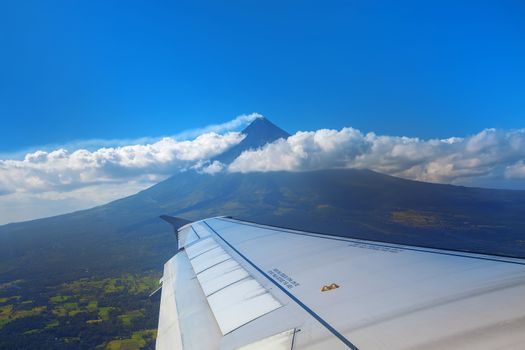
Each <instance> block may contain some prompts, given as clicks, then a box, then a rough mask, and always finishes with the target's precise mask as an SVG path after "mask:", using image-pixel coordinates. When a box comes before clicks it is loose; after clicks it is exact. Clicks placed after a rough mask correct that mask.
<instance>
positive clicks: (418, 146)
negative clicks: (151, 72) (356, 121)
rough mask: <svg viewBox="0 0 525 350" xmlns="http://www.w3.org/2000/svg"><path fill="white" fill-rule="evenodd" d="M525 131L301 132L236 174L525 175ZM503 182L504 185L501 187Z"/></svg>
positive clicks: (252, 154)
mask: <svg viewBox="0 0 525 350" xmlns="http://www.w3.org/2000/svg"><path fill="white" fill-rule="evenodd" d="M524 160H525V129H519V130H511V131H504V130H496V129H486V130H483V131H481V132H479V133H477V134H475V135H472V136H468V137H465V138H459V137H452V138H448V139H431V140H422V139H419V138H410V137H397V136H381V135H376V134H375V133H368V134H363V133H362V132H360V131H359V130H356V129H353V128H343V129H341V130H327V129H322V130H317V131H310V132H298V133H296V134H295V135H292V136H290V137H289V138H288V139H287V140H283V139H281V140H278V141H276V142H274V143H272V144H269V145H266V146H265V147H263V148H261V149H259V150H252V151H249V152H244V153H243V154H241V155H240V156H239V157H238V158H237V159H236V160H235V161H234V162H233V163H232V164H231V165H230V166H229V167H228V170H229V171H232V172H251V171H278V170H285V171H305V170H317V169H330V168H359V169H364V168H366V169H372V170H376V171H379V172H382V173H386V174H390V175H395V176H400V177H404V178H408V179H414V180H422V181H430V182H439V183H452V184H470V183H477V182H479V180H480V179H481V180H487V183H489V182H492V183H493V184H494V185H495V186H497V182H498V181H499V182H500V186H498V187H504V185H505V179H513V178H525V163H524ZM501 185H503V186H501Z"/></svg>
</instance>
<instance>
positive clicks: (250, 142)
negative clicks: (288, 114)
mask: <svg viewBox="0 0 525 350" xmlns="http://www.w3.org/2000/svg"><path fill="white" fill-rule="evenodd" d="M241 132H242V133H243V134H244V135H246V137H245V138H244V139H243V140H242V141H241V142H240V143H239V144H237V145H235V146H234V147H232V148H230V149H229V150H227V151H226V152H224V153H223V154H220V155H219V156H217V157H216V158H215V159H213V160H218V161H220V162H221V163H224V164H229V163H231V162H233V161H234V160H235V158H237V157H238V156H240V155H241V153H242V152H244V151H247V150H249V149H257V148H260V147H262V146H264V145H266V144H267V143H271V142H274V141H275V140H278V139H280V138H284V139H286V138H288V137H289V136H290V134H289V133H287V132H286V131H284V130H283V129H281V128H279V127H278V126H277V125H275V124H274V123H272V122H271V121H269V120H268V119H266V118H265V117H259V118H256V119H255V120H254V121H253V122H251V123H250V125H248V126H247V127H246V128H244V129H243V130H242V131H241Z"/></svg>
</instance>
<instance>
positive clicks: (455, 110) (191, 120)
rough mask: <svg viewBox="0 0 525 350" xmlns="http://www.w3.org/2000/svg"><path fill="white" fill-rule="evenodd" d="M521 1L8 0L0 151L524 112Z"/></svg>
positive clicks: (391, 126)
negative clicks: (249, 117)
mask: <svg viewBox="0 0 525 350" xmlns="http://www.w3.org/2000/svg"><path fill="white" fill-rule="evenodd" d="M524 23H525V5H524V3H523V1H493V2H480V1H434V2H429V1H341V2H338V1H325V2H322V3H321V2H318V1H315V2H313V1H312V2H310V1H286V2H283V1H276V2H273V1H264V2H262V1H261V2H256V1H215V2H206V1H177V2H168V1H166V2H162V1H158V2H146V1H142V2H137V1H126V2H112V1H84V2H81V1H34V2H32V1H23V2H22V1H8V2H2V4H1V5H0V33H2V34H1V35H0V47H1V50H2V51H1V52H2V54H1V55H0V120H1V123H2V137H1V138H0V153H6V152H11V151H16V150H19V149H26V148H31V147H32V146H38V145H46V144H65V143H68V142H71V141H73V140H85V139H133V138H139V137H144V136H161V135H172V134H176V133H178V132H180V131H183V130H186V129H191V128H196V127H201V126H203V125H208V124H213V123H220V122H224V121H226V120H230V119H231V118H232V117H234V116H237V115H240V114H242V113H251V112H258V113H262V114H264V115H265V116H267V117H269V118H270V119H271V120H273V121H274V122H275V123H276V124H278V125H280V126H281V127H283V128H285V129H287V130H288V131H290V132H292V133H293V132H295V131H297V130H315V129H319V128H323V127H325V128H335V129H339V128H341V127H343V126H352V127H355V128H358V129H360V130H362V131H365V132H367V131H374V132H377V133H380V134H389V135H406V136H412V137H414V136H417V137H422V138H430V137H450V136H466V135H469V134H474V133H476V132H479V131H480V130H482V129H484V128H488V127H496V128H502V129H513V128H520V127H523V126H524V121H525V118H524V115H525V98H524V96H525V64H524V62H525V44H524V41H523V38H525V25H524Z"/></svg>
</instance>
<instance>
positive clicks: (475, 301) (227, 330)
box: [157, 218, 525, 350]
mask: <svg viewBox="0 0 525 350" xmlns="http://www.w3.org/2000/svg"><path fill="white" fill-rule="evenodd" d="M178 239H179V247H180V248H181V249H180V251H179V252H178V253H177V254H176V255H175V256H174V257H173V258H172V259H170V260H169V261H168V262H167V263H166V264H165V266H164V276H163V278H162V298H161V309H160V317H159V330H158V337H157V349H158V350H166V349H185V350H190V349H191V350H206V349H224V350H226V349H244V350H248V349H287V350H289V349H323V350H328V349H374V350H392V349H524V348H525V261H524V260H520V259H511V258H502V257H495V256H487V255H478V254H469V253H462V252H454V251H446V250H437V249H427V248H420V247H412V246H403V245H396V244H386V243H378V242H372V241H364V240H356V239H350V238H342V237H335V236H327V235H319V234H313V233H307V232H301V231H294V230H288V229H282V228H277V227H270V226H264V225H258V224H254V223H250V222H243V221H238V220H233V219H228V218H211V219H206V220H202V221H197V222H194V223H192V224H189V225H186V226H184V227H182V228H181V229H180V230H179V235H178Z"/></svg>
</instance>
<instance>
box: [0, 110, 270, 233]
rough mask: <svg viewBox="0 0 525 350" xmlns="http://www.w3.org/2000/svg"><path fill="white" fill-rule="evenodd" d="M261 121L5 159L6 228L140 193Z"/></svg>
mask: <svg viewBox="0 0 525 350" xmlns="http://www.w3.org/2000/svg"><path fill="white" fill-rule="evenodd" d="M259 117H260V115H258V114H251V115H242V116H239V117H237V118H235V119H234V120H232V121H230V122H227V123H223V124H217V125H212V126H209V127H206V128H203V129H200V134H199V135H196V136H195V137H194V138H193V139H189V140H186V139H184V138H186V137H189V136H190V135H192V134H193V133H195V132H196V131H191V132H187V133H181V134H179V135H177V136H176V137H164V138H162V139H160V140H156V141H152V142H148V143H139V144H131V145H124V146H118V147H101V148H98V149H94V150H87V149H83V148H80V149H75V148H69V149H68V148H66V147H58V148H56V149H52V150H35V151H32V152H30V153H27V154H25V155H24V156H23V157H21V158H20V159H4V160H0V224H2V223H6V222H11V221H13V220H22V219H24V220H25V219H29V218H35V217H41V216H47V215H52V214H58V213H61V212H68V211H71V210H76V209H81V208H86V207H90V206H93V205H97V204H102V203H105V202H107V201H109V200H112V199H117V198H120V197H122V196H126V195H130V194H132V193H135V192H137V191H139V190H141V189H144V188H146V187H148V186H150V185H152V184H154V183H156V182H159V181H161V180H162V179H164V178H166V177H167V176H169V175H172V174H173V173H176V172H177V171H180V170H184V169H188V168H191V167H193V166H194V165H195V164H197V163H203V162H204V161H205V160H207V159H210V158H212V157H214V156H215V155H218V154H220V153H222V152H224V151H225V150H226V149H228V148H229V147H231V146H233V145H235V144H237V143H239V142H240V141H241V140H242V139H243V138H244V135H242V134H241V133H239V132H235V131H231V130H235V129H237V128H239V127H241V126H243V125H246V124H247V123H249V122H250V121H252V120H254V119H255V118H259ZM218 132H221V134H219V133H218ZM143 140H146V139H143ZM147 140H151V139H150V138H148V139H147ZM111 142H115V141H114V140H113V141H111ZM109 143H110V142H109V141H108V144H109ZM77 144H84V143H82V142H80V143H77ZM88 144H90V145H93V143H92V142H88ZM102 144H104V142H102ZM221 170H222V165H221V164H220V163H218V162H217V163H215V162H214V163H212V164H207V165H206V166H205V167H204V166H203V167H202V169H201V170H200V171H201V172H204V173H208V174H212V173H215V172H218V171H221ZM14 208H18V210H15V209H14ZM22 208H23V210H22ZM60 208H61V209H60Z"/></svg>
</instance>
